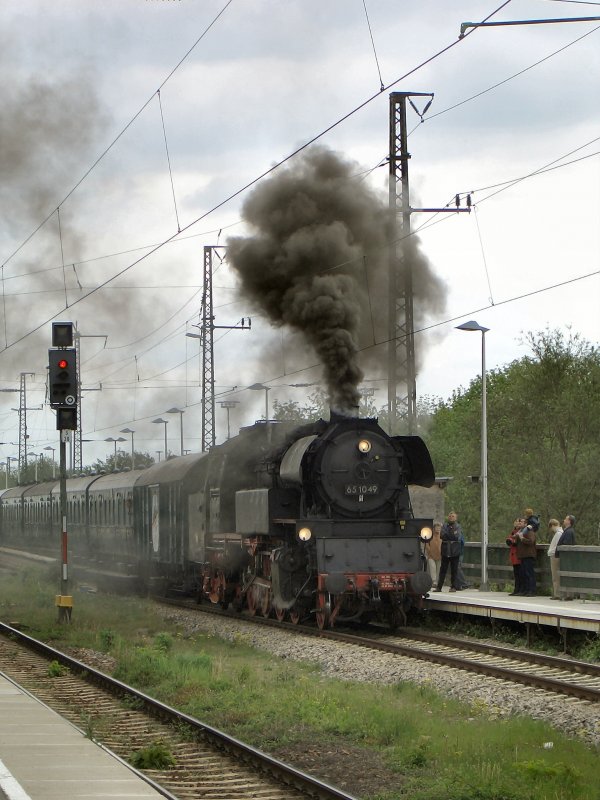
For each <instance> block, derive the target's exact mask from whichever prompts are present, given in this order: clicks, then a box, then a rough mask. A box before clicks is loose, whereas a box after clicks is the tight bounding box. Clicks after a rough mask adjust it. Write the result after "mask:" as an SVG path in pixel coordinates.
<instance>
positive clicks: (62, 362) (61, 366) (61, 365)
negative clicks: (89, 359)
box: [58, 358, 69, 369]
mask: <svg viewBox="0 0 600 800" xmlns="http://www.w3.org/2000/svg"><path fill="white" fill-rule="evenodd" d="M68 366H69V362H68V361H67V360H66V359H64V358H61V360H60V361H59V362H58V368H59V369H66V368H67V367H68Z"/></svg>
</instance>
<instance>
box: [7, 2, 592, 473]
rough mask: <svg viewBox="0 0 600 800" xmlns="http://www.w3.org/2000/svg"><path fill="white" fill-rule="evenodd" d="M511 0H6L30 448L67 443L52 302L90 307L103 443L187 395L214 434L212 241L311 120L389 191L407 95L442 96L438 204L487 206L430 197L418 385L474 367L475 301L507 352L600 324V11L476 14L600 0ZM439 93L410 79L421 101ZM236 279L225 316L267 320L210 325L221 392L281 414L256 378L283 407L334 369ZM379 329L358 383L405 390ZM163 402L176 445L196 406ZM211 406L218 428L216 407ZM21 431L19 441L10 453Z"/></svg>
mask: <svg viewBox="0 0 600 800" xmlns="http://www.w3.org/2000/svg"><path fill="white" fill-rule="evenodd" d="M501 5H502V4H501V2H499V0H498V2H483V0H479V2H467V0H455V2H452V3H449V2H447V0H419V2H408V1H405V2H398V0H318V1H317V0H230V2H227V0H107V1H106V2H103V3H92V2H91V1H90V2H80V1H79V0H71V2H65V1H64V0H56V2H54V3H52V4H48V3H46V2H42V1H41V0H39V2H36V1H35V0H19V2H16V1H15V2H11V1H10V0H5V2H3V3H2V4H1V5H0V25H1V27H2V31H3V46H2V49H1V51H0V61H1V67H2V75H3V82H2V88H1V89H0V95H1V98H2V115H1V116H0V136H1V141H2V149H1V153H0V203H1V207H2V225H1V226H0V253H1V255H0V264H3V265H4V266H3V268H2V275H1V278H2V293H3V294H2V305H1V306H0V313H1V315H2V320H3V322H2V325H1V326H0V388H2V389H7V388H18V387H19V376H20V373H22V372H27V373H34V374H35V377H33V376H28V377H27V405H28V407H29V408H31V409H32V410H31V411H28V416H27V421H28V429H29V436H30V440H29V448H28V449H29V450H30V452H42V451H43V448H44V447H46V446H49V445H50V446H56V441H57V433H56V430H55V420H54V414H53V412H50V411H48V410H34V409H35V407H37V406H40V405H42V404H43V403H44V399H45V381H46V364H47V349H48V347H49V346H50V344H51V321H52V320H72V321H73V322H76V323H77V325H78V328H79V331H80V333H81V335H82V337H84V338H82V340H81V349H82V356H83V357H82V384H83V386H84V388H85V389H99V388H100V385H102V391H87V392H85V396H84V400H83V435H84V438H86V439H90V440H92V441H91V442H89V443H86V444H85V446H84V459H83V460H84V463H90V462H92V461H93V460H94V459H95V458H97V457H101V458H103V457H105V456H106V455H107V454H109V453H110V452H112V445H110V444H107V443H106V442H104V439H105V438H107V437H117V436H121V435H122V434H121V433H120V430H121V429H122V428H125V427H130V428H133V429H135V431H136V433H135V443H136V449H140V450H144V451H148V452H150V453H151V454H152V455H156V451H158V450H164V436H163V426H161V425H153V424H152V422H151V420H152V419H155V418H156V417H159V416H163V417H164V416H165V412H166V411H167V409H170V408H172V407H178V408H181V409H183V410H185V414H184V429H185V440H186V442H185V447H186V448H189V449H191V450H198V449H199V448H200V437H201V428H200V426H201V403H200V388H199V378H200V364H199V348H198V341H197V340H196V339H193V338H190V337H186V336H185V334H186V332H187V333H194V332H197V330H198V329H197V328H194V325H197V324H198V322H199V310H200V302H201V284H202V272H203V248H204V247H205V246H207V245H217V244H218V245H226V243H227V240H228V238H229V237H247V236H249V235H250V234H251V233H253V231H252V230H251V229H250V228H249V226H248V224H247V223H246V222H245V221H244V218H243V215H244V211H243V204H244V202H245V201H246V200H247V198H248V197H249V195H250V194H251V192H252V191H260V187H261V185H263V184H264V183H265V181H269V180H277V176H278V175H279V174H284V172H285V170H290V169H291V170H293V169H294V164H295V163H296V161H297V159H299V158H302V157H304V154H305V153H304V151H302V153H301V154H300V155H299V156H296V157H295V158H292V159H291V160H288V157H289V156H290V155H291V154H293V153H294V152H295V151H296V150H298V149H300V148H303V146H304V145H305V144H306V143H308V142H310V141H311V140H313V139H317V140H318V142H319V144H320V145H322V146H323V147H325V148H327V149H328V150H331V151H334V152H335V153H336V154H337V157H339V159H340V160H341V161H343V162H344V163H345V164H347V165H350V166H349V169H350V172H351V173H353V175H355V176H357V177H353V178H352V179H353V180H357V181H359V182H360V185H361V186H366V187H368V190H369V191H372V192H373V193H374V195H375V196H376V197H380V202H381V203H382V204H383V205H385V204H387V192H388V190H387V182H388V174H387V165H386V161H385V159H386V157H387V155H388V149H389V144H388V127H389V121H388V106H389V94H390V92H391V91H414V92H432V93H434V95H435V97H434V100H433V103H432V105H431V107H430V108H429V109H428V111H427V113H426V114H425V116H424V118H423V122H420V118H419V116H417V114H416V113H415V111H414V110H413V109H412V108H409V112H408V128H409V131H410V132H411V133H410V137H409V150H410V154H411V160H410V190H411V197H410V199H411V205H412V206H413V207H416V208H418V207H428V208H429V207H435V208H437V207H443V206H445V205H446V204H447V203H448V202H450V201H451V199H452V198H453V197H454V196H455V195H456V194H457V193H461V194H462V195H463V196H464V195H465V193H467V192H471V193H472V201H473V203H474V210H473V211H472V213H471V214H450V213H445V214H437V215H433V214H430V213H418V212H415V213H414V214H413V215H412V217H411V226H412V229H413V230H418V229H420V230H419V233H418V235H419V240H420V248H421V252H422V254H423V256H424V258H425V259H426V260H427V262H428V265H429V267H428V268H429V269H430V270H431V275H432V276H434V278H432V280H433V281H434V282H435V284H436V286H437V285H439V286H441V287H442V288H443V295H444V296H443V300H442V301H440V302H437V304H434V305H433V306H431V305H428V304H427V302H426V300H425V299H424V298H426V296H427V291H428V286H421V287H420V292H421V294H419V296H418V297H417V296H416V297H415V305H416V316H417V318H418V327H430V328H431V330H430V331H429V332H428V333H425V332H419V331H418V332H417V334H416V338H415V347H416V351H417V358H418V361H419V365H420V368H419V374H418V377H417V392H418V395H439V396H441V397H448V396H449V395H450V394H451V392H452V390H453V389H454V388H456V387H458V386H467V385H468V384H469V382H470V381H471V380H472V379H473V378H475V377H476V376H477V375H478V374H479V372H480V367H481V350H480V336H479V334H477V335H473V334H465V333H461V332H459V331H456V330H455V326H456V325H458V324H460V323H461V322H463V321H466V320H469V319H476V320H477V321H478V322H479V323H480V324H482V325H484V326H486V327H488V328H489V329H490V332H489V333H488V334H487V335H486V343H487V348H486V355H487V365H488V367H489V368H495V367H502V366H504V365H506V364H508V363H510V362H511V361H512V360H513V359H517V358H521V357H522V356H524V355H527V354H528V353H529V350H528V348H527V346H526V344H525V343H524V342H523V334H524V333H527V332H528V331H542V330H544V329H545V328H546V327H550V328H555V327H558V328H561V329H562V330H564V331H567V330H570V331H572V332H574V333H579V334H581V335H582V336H583V337H584V338H585V339H587V340H589V341H591V342H594V343H597V342H598V340H599V339H600V336H599V334H600V322H599V319H600V314H599V313H598V312H599V307H600V277H599V270H600V158H599V156H598V155H597V153H598V152H599V151H600V109H599V104H598V94H599V88H600V80H599V79H600V46H599V45H600V21H598V22H581V23H563V24H546V25H525V26H503V27H486V28H478V29H475V30H473V29H468V30H469V31H471V32H470V33H469V34H468V35H467V36H465V37H464V38H463V39H462V40H459V33H460V30H461V23H464V22H475V21H480V20H483V19H484V18H486V17H488V16H489V15H490V14H492V13H493V12H494V11H495V10H496V9H498V8H500V10H499V11H498V13H497V14H495V15H494V16H492V17H491V19H492V20H494V21H507V20H532V19H544V18H552V19H556V18H559V17H574V16H592V15H596V16H600V5H599V4H596V3H587V4H586V3H575V2H569V3H568V2H553V1H552V0H512V2H509V3H508V4H504V7H502V8H501ZM365 12H368V19H367V15H366V13H365ZM371 35H372V36H371ZM445 48H449V49H447V50H446V52H443V53H441V54H440V51H443V50H444V49H445ZM420 65H422V66H420ZM405 75H407V76H408V77H406V78H403V76H405ZM399 79H401V80H399ZM382 86H383V87H384V88H383V91H381V87H382ZM159 90H160V92H159ZM425 102H426V101H425V100H423V99H422V98H415V104H416V105H417V108H418V110H419V111H421V110H422V109H423V107H424V105H425ZM165 142H166V145H167V147H168V157H169V158H168V159H167V148H166V146H165ZM279 162H284V163H283V166H281V167H279V168H277V169H275V170H273V171H272V172H271V173H270V174H269V175H268V176H267V177H266V178H264V179H262V180H258V182H257V179H259V178H260V176H261V175H263V174H264V173H266V172H267V171H269V170H271V168H272V167H273V166H274V165H276V164H278V163H279ZM550 167H553V169H550ZM362 173H364V174H362ZM532 173H538V174H535V175H532ZM358 176H360V177H358ZM528 176H530V177H528ZM515 179H522V180H519V181H518V182H514V181H515ZM511 182H513V183H511ZM249 184H252V188H251V189H244V187H246V186H248V185H249ZM178 231H181V233H179V235H178ZM158 245H160V246H159V247H157V246H158ZM219 252H220V255H221V256H224V255H225V253H226V251H225V250H224V249H223V250H222V251H219ZM215 259H216V255H215ZM218 263H219V261H218V259H216V260H215V264H218ZM332 266H334V265H331V264H324V265H323V269H324V271H325V270H327V269H330V268H331V267H332ZM427 274H429V273H427ZM417 281H418V278H417ZM428 282H429V279H428ZM238 286H239V285H238V278H237V275H236V273H235V271H234V270H232V268H231V267H230V266H229V265H228V262H227V260H225V261H224V263H223V264H222V265H221V266H219V268H218V269H217V270H216V272H215V274H214V307H215V315H216V319H215V322H216V324H218V325H224V326H225V325H235V324H236V323H238V322H239V320H240V319H241V318H242V317H245V318H247V317H248V316H251V317H252V329H251V330H250V331H241V330H237V331H235V330H232V331H226V330H217V331H215V380H216V385H217V388H216V391H217V393H218V399H233V400H237V401H239V405H238V406H237V407H236V408H235V409H234V410H233V411H232V413H231V426H232V429H233V430H232V432H234V431H237V428H238V426H239V425H244V424H251V423H252V422H253V421H254V420H255V419H258V418H260V417H261V415H264V394H263V393H262V392H252V391H248V390H247V389H244V387H247V386H248V385H250V384H252V383H255V382H260V383H263V384H267V385H268V386H270V387H272V388H271V390H270V392H269V402H270V404H272V402H273V400H274V399H279V400H281V401H284V400H287V399H290V400H297V401H298V402H300V403H304V402H306V397H307V394H308V393H309V392H310V391H311V389H310V388H298V387H292V386H290V384H298V383H318V382H319V381H321V380H322V370H321V367H320V366H317V367H315V366H313V365H315V364H317V363H318V361H319V359H318V358H317V357H316V355H315V353H314V351H313V350H311V349H310V347H309V346H308V345H306V344H305V343H304V342H303V341H302V340H301V339H300V338H299V337H298V335H297V334H294V333H293V332H292V331H291V330H290V329H289V328H287V327H286V326H285V325H283V326H282V327H281V326H280V327H277V328H274V327H273V324H272V322H271V321H269V320H268V319H267V318H266V316H265V315H264V313H263V312H262V310H261V309H259V308H258V307H257V306H256V305H255V304H253V303H252V301H251V299H250V298H247V297H245V296H243V294H242V293H241V292H240V291H239V290H238ZM371 300H372V298H368V299H367V300H366V301H365V299H364V297H363V298H362V300H361V302H364V303H365V305H366V304H367V303H368V302H369V301H371ZM373 311H374V309H373V308H371V309H370V313H371V315H372V316H373ZM374 316H375V317H376V316H377V309H375V314H374ZM363 322H364V320H363ZM382 338H383V337H382V335H381V334H380V333H379V332H376V331H375V330H374V328H373V338H372V339H371V340H369V337H368V336H365V335H364V332H363V333H361V340H360V341H359V342H357V346H358V348H359V349H360V350H361V351H362V353H361V356H360V358H361V368H362V370H363V372H364V379H363V382H362V383H361V386H369V387H374V388H375V389H376V394H375V397H374V400H375V403H376V405H377V406H382V405H384V404H385V403H386V401H387V387H386V384H385V380H383V377H382V374H381V371H380V370H378V368H377V366H376V365H377V364H379V363H380V362H381V360H382V356H381V353H382V352H385V345H384V344H381V343H380V342H381V339H382ZM377 345H378V346H377ZM559 379H560V376H557V381H559ZM234 387H237V388H235V389H234ZM557 388H558V387H557ZM0 398H2V400H1V404H0V439H2V441H5V442H7V443H10V442H14V443H17V442H18V436H19V428H18V416H17V414H16V412H15V411H13V410H12V409H14V408H17V407H18V394H10V393H2V394H0ZM166 418H168V419H169V425H168V436H169V449H170V450H171V451H173V452H175V453H177V452H178V451H179V418H178V417H177V416H176V415H171V416H168V417H166ZM216 423H217V440H218V441H222V440H223V439H224V437H225V436H226V434H227V417H226V412H225V411H224V410H223V409H221V408H220V406H219V404H218V403H217V413H216ZM128 446H129V440H128V441H127V442H125V443H124V448H125V449H127V448H128ZM16 452H17V448H16V447H15V446H13V445H11V444H6V445H4V446H2V447H1V448H0V458H5V457H6V456H7V455H13V456H14V455H16Z"/></svg>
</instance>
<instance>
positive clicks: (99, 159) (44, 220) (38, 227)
mask: <svg viewBox="0 0 600 800" xmlns="http://www.w3.org/2000/svg"><path fill="white" fill-rule="evenodd" d="M232 2H233V0H227V2H226V3H225V5H224V6H223V8H222V9H221V10H220V11H219V13H218V14H217V15H216V16H215V17H214V18H213V20H212V21H211V22H210V23H209V25H208V26H207V27H206V28H205V29H204V31H203V32H202V33H201V34H200V36H199V37H198V38H197V39H196V41H195V42H194V44H193V45H192V46H191V47H190V48H189V50H188V51H187V52H186V54H185V55H184V56H183V57H182V58H181V59H180V60H179V61H178V63H177V64H176V65H175V66H174V67H173V69H172V70H171V72H169V74H168V75H167V77H166V78H165V79H164V80H163V82H162V83H161V84H160V86H159V87H158V90H157V91H160V90H161V89H162V88H163V87H164V86H165V84H166V83H167V82H168V81H169V80H170V79H171V78H172V77H173V75H174V74H175V73H176V72H177V70H178V69H179V67H180V66H181V65H182V64H183V62H184V61H185V60H186V59H187V57H188V56H189V55H190V53H192V51H193V50H194V49H195V48H196V47H197V46H198V45H199V44H200V42H201V41H202V39H204V37H205V36H206V34H207V33H208V32H209V31H210V29H211V28H212V27H213V26H214V25H215V24H216V22H217V21H218V20H219V19H220V17H221V16H222V15H223V14H224V13H225V11H226V10H227V9H228V8H229V6H230V5H231V3H232ZM155 95H156V92H153V93H152V95H151V96H150V97H149V98H148V99H147V100H146V102H145V103H144V104H143V106H142V107H141V108H140V109H139V111H137V112H136V113H135V114H134V115H133V117H132V118H131V119H130V120H129V122H128V123H127V124H126V125H125V127H124V128H123V130H122V131H121V132H120V133H118V134H117V136H116V137H115V138H114V139H113V140H112V142H111V143H110V144H109V145H108V147H106V149H105V150H104V151H103V152H102V153H101V154H100V155H99V156H98V158H97V159H96V160H95V161H94V162H93V164H92V165H91V167H89V169H88V170H87V171H86V172H85V173H84V175H83V176H82V177H81V178H80V179H79V180H78V181H77V183H76V184H75V185H74V186H73V188H72V189H70V191H69V192H67V194H66V195H65V196H64V197H63V199H62V200H61V201H60V203H58V205H57V207H56V209H53V210H52V211H51V212H50V213H49V214H48V215H47V216H46V217H45V218H44V219H43V220H42V221H41V222H40V223H39V225H38V226H37V227H36V228H35V230H33V231H32V232H31V233H30V234H29V236H28V237H27V238H26V239H25V240H24V241H23V242H21V244H20V245H19V246H18V247H17V249H16V250H15V251H14V252H13V253H11V254H10V256H9V257H8V258H7V259H5V260H4V262H3V263H4V264H8V263H9V261H11V260H12V259H13V258H14V257H15V256H16V254H17V253H18V252H19V251H20V250H21V249H22V248H23V247H25V245H26V244H27V243H28V242H29V241H30V240H31V239H32V238H33V237H34V236H35V234H36V233H37V232H38V231H39V230H40V229H41V228H43V227H44V225H45V224H46V223H47V222H48V220H49V219H50V218H51V217H52V216H53V215H54V212H55V211H56V210H57V209H58V208H60V206H62V205H64V203H65V202H66V201H67V200H68V199H69V197H71V195H72V194H73V193H74V192H75V191H76V190H77V189H78V188H79V187H80V186H81V184H82V183H83V182H84V181H85V179H86V178H87V177H88V175H89V174H90V173H91V172H92V171H93V170H94V169H95V168H96V167H97V166H98V164H99V163H100V162H101V161H102V159H103V158H104V156H106V155H107V154H108V153H109V152H110V150H112V148H113V147H114V145H115V144H116V143H117V142H118V141H119V139H120V138H121V137H122V136H123V135H124V134H125V133H126V132H127V131H128V130H129V128H130V127H131V126H132V125H133V123H134V122H135V121H136V119H137V118H138V117H139V116H140V115H141V114H142V113H143V112H144V111H145V110H146V108H147V107H148V106H149V105H150V103H151V102H152V100H154V97H155Z"/></svg>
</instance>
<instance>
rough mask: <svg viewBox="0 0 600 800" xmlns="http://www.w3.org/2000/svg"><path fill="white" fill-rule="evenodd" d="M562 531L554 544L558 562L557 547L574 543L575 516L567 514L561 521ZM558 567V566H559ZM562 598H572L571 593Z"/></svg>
mask: <svg viewBox="0 0 600 800" xmlns="http://www.w3.org/2000/svg"><path fill="white" fill-rule="evenodd" d="M563 528H564V530H563V533H562V536H561V537H560V539H559V540H558V544H557V545H556V548H557V550H556V553H555V556H556V558H557V559H558V561H559V564H560V553H559V552H558V548H559V547H562V546H563V545H574V544H575V517H574V516H573V514H567V516H566V517H565V518H564V521H563ZM559 569H560V567H559ZM562 599H563V600H572V599H573V595H572V594H570V595H565V597H564V598H562Z"/></svg>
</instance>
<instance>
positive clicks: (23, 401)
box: [19, 372, 34, 475]
mask: <svg viewBox="0 0 600 800" xmlns="http://www.w3.org/2000/svg"><path fill="white" fill-rule="evenodd" d="M28 375H31V376H34V373H33V372H22V373H21V383H20V387H19V475H20V474H21V472H22V470H24V469H26V468H27V438H28V437H27V376H28Z"/></svg>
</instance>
